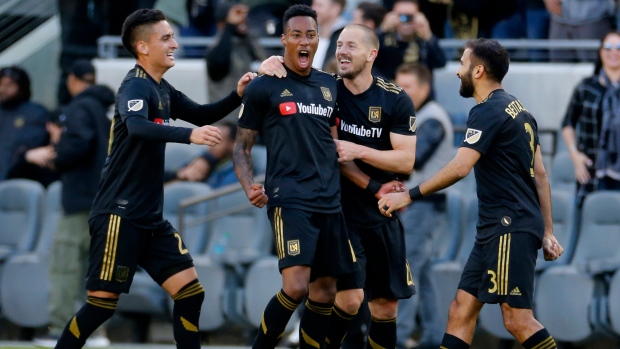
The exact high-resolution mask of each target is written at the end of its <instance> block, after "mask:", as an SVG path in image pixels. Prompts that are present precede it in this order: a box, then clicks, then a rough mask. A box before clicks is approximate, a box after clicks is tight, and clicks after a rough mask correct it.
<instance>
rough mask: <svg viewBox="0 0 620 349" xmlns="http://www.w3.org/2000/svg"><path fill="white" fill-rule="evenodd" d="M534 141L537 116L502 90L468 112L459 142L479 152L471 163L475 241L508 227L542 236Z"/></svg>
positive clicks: (482, 241)
mask: <svg viewBox="0 0 620 349" xmlns="http://www.w3.org/2000/svg"><path fill="white" fill-rule="evenodd" d="M538 144H539V143H538V126H537V124H536V120H535V119H534V117H533V116H532V114H530V113H529V112H528V111H527V109H525V107H524V106H523V105H522V104H521V102H520V101H519V100H517V99H516V98H515V97H514V96H511V95H509V94H508V93H506V92H505V91H504V90H501V89H499V90H495V91H494V92H492V93H491V94H490V95H489V97H487V98H486V100H484V101H483V102H481V103H480V104H478V105H476V106H474V107H473V108H472V109H471V111H470V112H469V118H468V119H467V132H466V134H465V139H464V140H463V143H462V144H461V147H467V148H471V149H475V150H477V151H478V152H480V154H481V157H480V159H479V160H478V162H477V163H476V165H474V173H475V176H476V186H477V191H478V215H479V220H478V226H477V230H478V232H477V236H476V239H477V241H479V242H481V243H484V242H488V241H489V240H491V239H492V238H494V237H495V236H497V235H499V234H504V233H510V232H529V233H532V234H534V235H536V236H537V237H538V238H540V239H541V240H542V237H543V230H544V223H543V218H542V212H541V210H540V202H539V200H538V192H537V191H536V183H535V180H534V154H535V151H536V148H537V146H538Z"/></svg>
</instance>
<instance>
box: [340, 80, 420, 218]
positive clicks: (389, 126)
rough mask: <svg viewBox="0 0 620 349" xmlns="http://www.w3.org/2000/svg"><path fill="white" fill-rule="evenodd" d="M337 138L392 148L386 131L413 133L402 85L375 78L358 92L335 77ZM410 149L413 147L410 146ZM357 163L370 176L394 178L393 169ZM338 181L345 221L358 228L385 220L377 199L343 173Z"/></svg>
mask: <svg viewBox="0 0 620 349" xmlns="http://www.w3.org/2000/svg"><path fill="white" fill-rule="evenodd" d="M336 116H337V117H338V121H337V122H338V138H339V139H341V140H345V141H350V142H353V143H356V144H361V145H364V146H366V147H370V148H373V149H377V150H392V149H393V148H392V143H391V141H390V133H396V134H401V135H407V136H414V135H415V134H416V119H415V109H414V107H413V102H412V101H411V98H410V97H409V96H408V95H407V94H406V93H405V92H404V91H403V89H402V88H400V87H398V86H396V85H394V84H392V83H390V82H388V81H386V80H384V79H383V78H381V77H375V78H374V82H373V84H372V85H371V86H370V88H369V89H368V90H366V91H364V92H363V93H360V94H358V95H354V94H352V93H351V92H350V91H349V90H348V89H347V88H346V86H345V85H344V81H343V80H341V79H339V80H338V101H337V105H336ZM412 151H413V149H412ZM355 163H356V164H357V166H358V167H359V168H360V170H362V172H364V173H366V174H367V175H368V176H370V178H372V179H374V180H376V181H378V182H380V183H387V182H389V181H391V180H395V179H397V175H396V174H395V173H393V172H388V171H384V170H380V169H377V168H375V167H373V166H371V165H369V164H367V163H365V162H363V161H361V160H355ZM341 183H342V186H341V187H342V209H343V211H344V214H345V217H346V219H347V224H350V225H353V226H360V227H375V226H379V225H381V224H383V223H385V221H387V220H391V219H396V217H397V215H393V217H392V218H388V217H385V216H383V215H382V214H381V213H380V212H379V210H378V209H377V199H376V198H375V196H374V195H372V194H370V193H369V192H368V191H366V190H365V189H363V188H360V187H358V186H357V185H355V184H353V182H351V181H350V180H348V179H346V178H345V177H344V176H343V177H342V178H341Z"/></svg>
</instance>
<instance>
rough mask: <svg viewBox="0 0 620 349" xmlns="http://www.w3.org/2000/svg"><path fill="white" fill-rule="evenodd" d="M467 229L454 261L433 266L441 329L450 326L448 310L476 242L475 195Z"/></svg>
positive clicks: (468, 211) (468, 209) (467, 214)
mask: <svg viewBox="0 0 620 349" xmlns="http://www.w3.org/2000/svg"><path fill="white" fill-rule="evenodd" d="M464 211H465V219H464V221H465V228H464V230H463V237H462V239H461V242H460V245H459V248H458V252H457V253H456V257H455V259H454V260H452V261H443V262H439V263H434V264H433V265H432V267H431V268H432V271H431V277H432V278H433V282H434V283H435V286H436V289H437V291H438V294H437V304H438V309H437V314H438V316H439V319H440V320H438V321H440V324H441V327H445V326H446V325H447V324H448V309H449V308H450V304H451V303H452V300H453V299H454V295H455V294H456V290H457V287H458V284H459V280H460V279H461V273H462V272H463V268H464V267H465V262H467V258H468V257H469V253H470V252H471V249H472V248H473V246H474V243H475V241H476V224H477V222H478V198H477V197H476V196H475V195H474V196H471V197H470V198H469V201H467V204H466V205H465V210H464Z"/></svg>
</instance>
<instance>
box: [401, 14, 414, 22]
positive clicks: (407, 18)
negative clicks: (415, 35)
mask: <svg viewBox="0 0 620 349" xmlns="http://www.w3.org/2000/svg"><path fill="white" fill-rule="evenodd" d="M399 18H400V22H401V23H409V22H412V21H413V15H400V17H399Z"/></svg>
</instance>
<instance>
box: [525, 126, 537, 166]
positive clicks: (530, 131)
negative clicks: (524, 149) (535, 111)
mask: <svg viewBox="0 0 620 349" xmlns="http://www.w3.org/2000/svg"><path fill="white" fill-rule="evenodd" d="M523 126H525V133H527V134H528V135H529V138H530V149H531V150H532V160H531V161H530V176H532V177H534V154H535V153H536V148H534V129H533V128H532V125H530V124H529V123H527V122H526V123H525V124H523Z"/></svg>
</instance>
